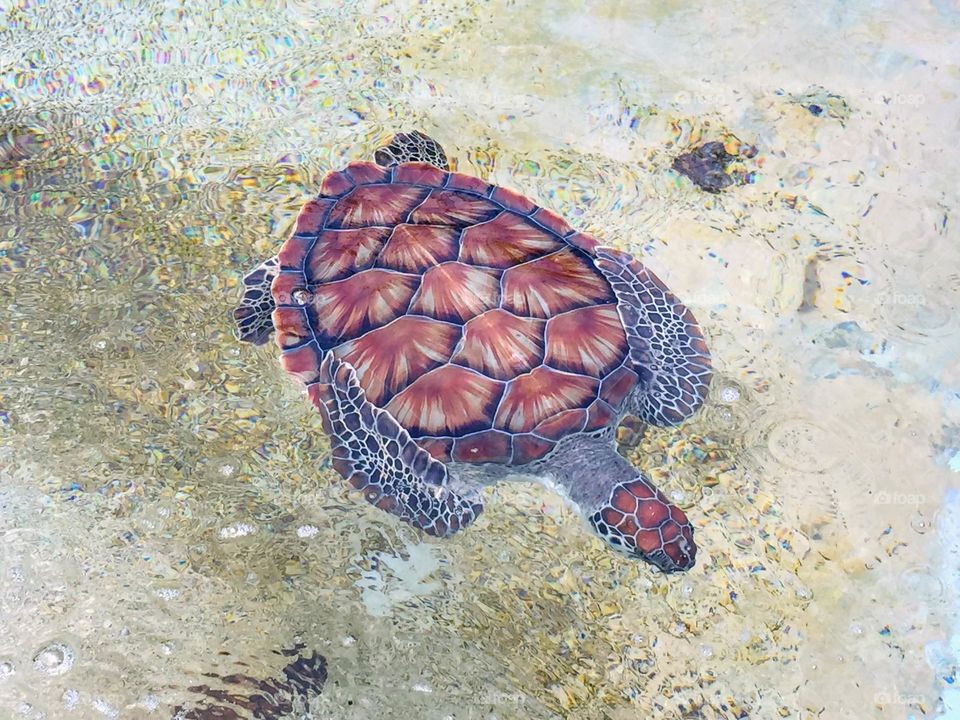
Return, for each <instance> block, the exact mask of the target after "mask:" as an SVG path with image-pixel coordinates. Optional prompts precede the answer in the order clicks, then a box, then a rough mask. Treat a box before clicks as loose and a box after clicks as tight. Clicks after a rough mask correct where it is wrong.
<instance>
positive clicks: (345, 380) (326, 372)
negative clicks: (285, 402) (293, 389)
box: [308, 353, 483, 537]
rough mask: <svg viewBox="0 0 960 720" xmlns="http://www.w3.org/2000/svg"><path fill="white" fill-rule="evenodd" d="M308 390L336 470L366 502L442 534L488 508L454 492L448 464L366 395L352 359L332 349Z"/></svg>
mask: <svg viewBox="0 0 960 720" xmlns="http://www.w3.org/2000/svg"><path fill="white" fill-rule="evenodd" d="M308 392H309V395H310V399H311V400H312V401H313V403H314V405H316V406H317V408H318V409H319V410H320V414H321V416H322V418H323V428H324V430H325V431H326V433H327V434H328V435H329V436H330V445H331V450H332V453H333V466H334V468H335V469H336V470H337V472H339V473H340V474H341V475H342V476H343V477H344V478H345V479H346V480H347V481H349V483H350V484H351V485H353V487H355V488H357V489H358V490H360V491H361V492H362V493H363V496H364V498H365V499H366V500H367V502H370V503H372V504H373V505H376V506H377V507H378V508H380V509H381V510H386V511H387V512H389V513H392V514H393V515H396V516H397V517H399V518H400V519H402V520H405V521H406V522H408V523H410V524H411V525H413V526H415V527H418V528H420V529H421V530H423V531H424V532H426V533H428V534H430V535H435V536H438V537H445V536H447V535H452V534H453V533H455V532H456V531H457V530H459V529H460V528H463V527H466V526H467V525H469V524H470V523H471V522H473V521H474V520H475V519H476V518H477V516H478V515H479V514H480V513H481V512H482V511H483V504H482V502H481V500H480V498H479V495H478V496H476V497H464V496H462V495H459V494H457V493H456V492H454V491H453V490H451V489H450V487H449V479H448V475H447V468H446V467H445V466H444V465H443V463H441V462H438V461H437V460H435V459H434V458H433V457H431V455H430V454H429V453H428V452H427V451H426V450H424V449H422V448H421V447H420V446H419V445H417V443H416V441H414V440H413V439H412V438H411V437H410V434H409V433H408V432H407V431H406V430H404V429H403V428H402V427H401V426H400V424H399V423H397V421H396V420H395V419H394V418H393V416H392V415H391V414H390V413H389V412H387V411H386V410H382V409H380V408H378V407H376V406H375V405H373V404H372V403H371V402H369V401H368V400H367V399H366V395H365V394H364V392H363V388H361V387H360V383H359V382H358V380H357V374H356V372H355V371H354V369H353V367H352V366H351V365H350V364H349V363H347V362H345V361H343V360H340V359H339V358H337V357H335V356H334V355H333V353H327V355H326V357H325V358H324V359H323V362H322V363H321V364H320V375H319V381H318V382H316V383H313V384H311V385H308Z"/></svg>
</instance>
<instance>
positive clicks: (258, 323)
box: [233, 256, 280, 345]
mask: <svg viewBox="0 0 960 720" xmlns="http://www.w3.org/2000/svg"><path fill="white" fill-rule="evenodd" d="M279 270H280V262H279V261H278V260H277V257H276V256H274V257H272V258H270V259H269V260H265V261H263V262H262V263H260V264H259V265H257V267H256V268H254V269H253V270H252V271H251V272H249V273H248V274H247V275H246V277H244V278H243V299H242V300H240V304H239V305H238V306H237V308H236V309H235V310H234V311H233V320H234V322H236V324H237V335H238V336H239V338H240V340H242V341H243V342H248V343H253V344H254V345H263V344H264V343H265V342H266V341H267V340H269V339H270V334H271V333H272V332H273V318H272V317H271V314H272V313H273V309H274V307H275V305H274V302H273V294H272V293H271V292H270V286H271V285H272V284H273V279H274V278H275V277H276V276H277V272H278V271H279Z"/></svg>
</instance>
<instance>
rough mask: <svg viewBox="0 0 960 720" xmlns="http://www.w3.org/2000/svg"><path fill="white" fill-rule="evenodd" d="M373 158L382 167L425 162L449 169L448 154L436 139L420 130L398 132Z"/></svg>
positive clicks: (442, 168)
mask: <svg viewBox="0 0 960 720" xmlns="http://www.w3.org/2000/svg"><path fill="white" fill-rule="evenodd" d="M373 159H374V161H375V162H376V163H377V165H380V166H381V167H393V166H394V165H400V164H402V163H407V162H425V163H430V164H431V165H433V166H435V167H438V168H440V169H441V170H449V169H450V165H449V164H448V163H447V154H446V153H445V152H444V151H443V148H442V147H441V146H440V143H438V142H437V141H436V140H434V139H433V138H432V137H430V136H428V135H424V134H423V133H422V132H420V131H419V130H414V131H413V132H411V133H397V134H396V135H394V136H393V139H392V140H391V141H390V143H389V144H388V145H384V146H383V147H382V148H380V149H379V150H377V151H376V152H375V153H374V154H373Z"/></svg>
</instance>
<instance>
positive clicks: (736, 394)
mask: <svg viewBox="0 0 960 720" xmlns="http://www.w3.org/2000/svg"><path fill="white" fill-rule="evenodd" d="M720 399H721V400H723V402H725V403H735V402H736V401H737V400H739V399H740V391H739V390H738V389H737V388H735V387H733V386H729V387H725V388H723V390H721V391H720Z"/></svg>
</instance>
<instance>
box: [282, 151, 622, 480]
mask: <svg viewBox="0 0 960 720" xmlns="http://www.w3.org/2000/svg"><path fill="white" fill-rule="evenodd" d="M596 246H597V245H596V242H595V241H594V240H593V239H592V238H590V237H589V236H586V235H584V234H582V233H578V232H575V231H574V230H573V228H571V227H570V226H569V225H568V224H567V223H566V222H565V221H564V220H563V219H562V218H560V217H559V216H557V215H556V214H554V213H552V212H550V211H548V210H544V209H543V208H540V207H538V206H537V205H535V204H534V203H533V202H531V201H530V200H528V199H527V198H525V197H523V196H521V195H519V194H517V193H515V192H513V191H512V190H507V189H505V188H502V187H497V186H494V185H489V184H487V183H486V182H484V181H482V180H479V179H477V178H475V177H470V176H468V175H462V174H459V173H449V172H445V171H443V170H440V169H438V168H436V167H433V166H432V165H428V164H425V163H406V164H403V165H399V166H396V167H394V168H382V167H380V166H377V165H374V164H372V163H353V164H351V165H348V166H347V167H346V168H345V169H344V170H342V171H339V172H332V173H330V174H328V175H327V176H326V178H325V179H324V180H323V184H322V185H321V188H320V196H319V197H318V198H316V199H315V200H311V201H309V202H307V203H306V205H304V207H303V209H302V210H301V212H300V216H299V218H298V220H297V225H296V229H295V231H294V233H293V235H292V236H291V237H290V238H289V239H288V240H287V241H286V242H285V243H284V245H283V248H282V249H281V250H280V254H279V256H278V257H279V262H280V272H279V274H278V275H277V277H276V279H275V280H274V283H273V288H272V292H273V296H274V300H275V301H276V305H277V309H276V310H275V311H274V315H273V321H274V325H275V327H276V330H277V342H278V343H279V345H280V347H281V348H282V349H283V356H282V363H283V366H284V367H285V369H286V370H287V371H288V372H290V373H291V374H292V375H293V376H295V377H296V378H298V379H299V380H300V381H302V382H303V383H305V384H306V385H307V388H308V392H309V395H310V398H311V400H312V401H313V402H314V404H317V405H319V404H320V399H319V396H320V392H319V391H320V388H319V387H318V371H319V367H320V362H321V360H322V357H323V355H324V354H325V353H326V352H332V353H334V355H335V356H337V357H339V358H341V359H343V360H345V361H346V362H348V363H350V365H352V366H353V367H354V369H355V370H356V372H357V376H358V379H359V381H360V385H361V386H362V388H363V390H364V392H365V394H366V397H367V399H368V400H369V401H370V402H372V403H373V404H374V405H376V406H378V407H381V408H385V409H386V410H387V411H389V412H390V413H391V414H392V415H393V417H394V418H396V420H397V421H398V422H399V423H400V424H401V425H403V426H404V427H405V428H406V429H407V431H408V432H409V433H410V434H411V436H412V437H414V438H416V439H417V441H418V443H419V444H420V445H421V447H423V448H424V449H426V450H427V451H428V452H430V453H431V454H432V455H433V456H434V457H435V458H437V459H439V460H442V461H450V460H453V461H456V462H470V463H502V464H512V465H522V464H524V463H528V462H531V461H534V460H537V459H540V458H542V457H544V456H545V455H546V454H547V453H549V452H550V451H551V450H552V449H553V448H554V446H555V445H556V443H557V441H558V440H559V439H561V438H563V437H564V436H566V435H570V434H572V433H581V432H591V431H594V430H599V429H602V428H604V427H606V426H607V425H609V424H611V423H612V422H615V421H616V420H617V418H618V417H619V415H620V413H621V408H622V406H623V404H624V401H625V399H626V398H627V396H628V395H629V394H630V391H631V390H632V389H633V387H634V386H635V385H636V383H637V382H638V375H637V373H636V372H634V370H633V369H631V364H630V361H629V359H628V351H629V348H628V345H627V340H626V335H625V332H624V327H623V324H622V321H621V318H620V315H619V313H618V311H617V304H616V298H615V296H614V293H613V291H612V289H611V287H610V284H609V283H608V282H607V280H606V279H605V278H604V276H603V275H602V274H601V273H600V272H599V271H598V270H597V268H596V266H595V265H594V262H593V259H594V251H595V248H596Z"/></svg>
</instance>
